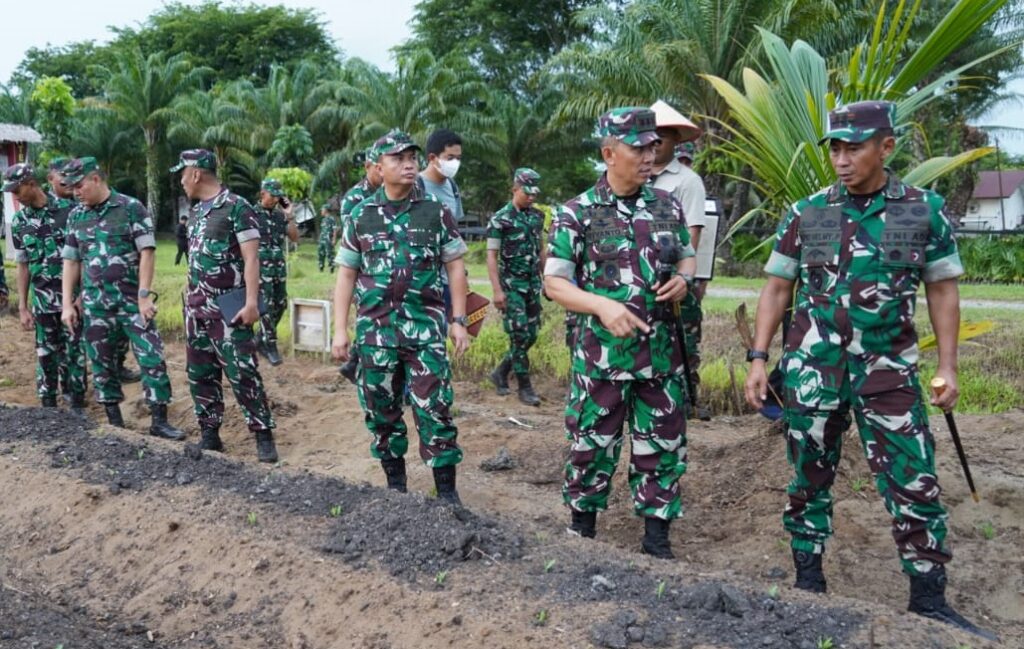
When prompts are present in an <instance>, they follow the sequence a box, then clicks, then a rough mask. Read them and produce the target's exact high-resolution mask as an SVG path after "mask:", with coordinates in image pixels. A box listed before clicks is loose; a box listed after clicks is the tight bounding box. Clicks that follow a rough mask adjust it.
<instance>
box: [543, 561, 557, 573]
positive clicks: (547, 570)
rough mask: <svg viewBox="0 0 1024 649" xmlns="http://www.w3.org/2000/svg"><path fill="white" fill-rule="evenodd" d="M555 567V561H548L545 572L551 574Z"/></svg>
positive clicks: (545, 563) (545, 564)
mask: <svg viewBox="0 0 1024 649" xmlns="http://www.w3.org/2000/svg"><path fill="white" fill-rule="evenodd" d="M554 567H555V560H554V559H548V560H547V561H545V562H544V572H551V569H552V568H554Z"/></svg>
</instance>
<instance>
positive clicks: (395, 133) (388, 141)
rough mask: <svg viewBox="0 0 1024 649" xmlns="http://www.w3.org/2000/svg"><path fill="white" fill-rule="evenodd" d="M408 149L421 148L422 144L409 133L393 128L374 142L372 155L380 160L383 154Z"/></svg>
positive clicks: (395, 153)
mask: <svg viewBox="0 0 1024 649" xmlns="http://www.w3.org/2000/svg"><path fill="white" fill-rule="evenodd" d="M406 149H416V150H420V145H418V144H416V142H415V141H413V139H412V137H411V136H410V135H409V134H408V133H406V132H404V131H401V130H399V129H397V128H393V129H391V130H390V131H388V132H387V134H386V135H384V136H383V137H381V138H379V139H378V140H377V141H376V142H374V143H373V153H371V156H372V158H373V159H375V160H377V161H379V160H380V156H382V155H398V154H399V153H401V152H403V151H405V150H406Z"/></svg>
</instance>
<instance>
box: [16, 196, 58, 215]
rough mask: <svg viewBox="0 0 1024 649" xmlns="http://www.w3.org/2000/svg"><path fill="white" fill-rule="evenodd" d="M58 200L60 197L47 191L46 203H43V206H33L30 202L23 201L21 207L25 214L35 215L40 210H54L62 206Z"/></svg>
mask: <svg viewBox="0 0 1024 649" xmlns="http://www.w3.org/2000/svg"><path fill="white" fill-rule="evenodd" d="M58 200H59V199H58V198H57V197H56V196H54V195H53V194H51V193H50V192H46V205H43V206H42V207H32V206H31V205H29V204H28V203H23V204H22V206H21V209H22V210H23V211H24V212H25V216H35V215H36V214H39V213H40V212H52V211H54V210H56V209H58V208H59V207H60V205H59V204H58V203H57V201H58Z"/></svg>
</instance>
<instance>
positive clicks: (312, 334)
mask: <svg viewBox="0 0 1024 649" xmlns="http://www.w3.org/2000/svg"><path fill="white" fill-rule="evenodd" d="M331 308H332V305H331V303H330V302H328V301H327V300H307V299H304V298H292V299H290V300H288V313H289V314H290V316H291V317H290V320H291V325H292V355H293V356H294V355H295V352H296V351H301V352H316V353H318V354H321V355H323V354H328V353H330V351H331V339H332V337H333V331H332V330H331Z"/></svg>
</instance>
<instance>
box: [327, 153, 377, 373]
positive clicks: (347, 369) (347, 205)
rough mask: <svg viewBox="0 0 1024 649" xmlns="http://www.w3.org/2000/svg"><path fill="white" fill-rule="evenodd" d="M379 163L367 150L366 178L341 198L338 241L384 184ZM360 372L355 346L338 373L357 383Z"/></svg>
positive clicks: (374, 155) (364, 165)
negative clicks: (359, 209)
mask: <svg viewBox="0 0 1024 649" xmlns="http://www.w3.org/2000/svg"><path fill="white" fill-rule="evenodd" d="M377 162H378V158H377V153H376V149H374V147H372V146H371V147H370V148H369V149H367V150H366V153H365V155H364V157H363V168H364V170H365V171H366V176H364V177H363V179H362V180H360V181H359V182H358V183H356V184H355V185H353V186H352V188H351V189H349V190H348V191H347V192H345V195H344V196H342V197H341V220H340V225H339V226H338V239H340V238H341V233H342V231H343V230H344V227H345V220H346V219H348V217H349V216H350V215H351V214H352V210H354V209H355V208H356V205H359V204H360V203H362V202H363V200H365V199H366V197H367V196H370V195H371V194H373V193H374V192H375V191H377V188H378V187H380V186H381V183H383V182H384V181H383V179H382V178H381V177H380V167H379V166H378V165H377ZM358 370H359V349H358V348H357V347H356V346H355V344H353V345H352V346H351V347H350V348H349V350H348V360H347V361H345V363H344V364H342V366H341V367H340V368H338V371H339V372H340V373H341V375H342V376H344V377H345V378H346V379H348V380H349V381H351V382H352V383H355V382H356V372H357V371H358Z"/></svg>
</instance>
